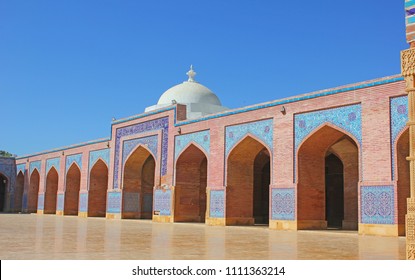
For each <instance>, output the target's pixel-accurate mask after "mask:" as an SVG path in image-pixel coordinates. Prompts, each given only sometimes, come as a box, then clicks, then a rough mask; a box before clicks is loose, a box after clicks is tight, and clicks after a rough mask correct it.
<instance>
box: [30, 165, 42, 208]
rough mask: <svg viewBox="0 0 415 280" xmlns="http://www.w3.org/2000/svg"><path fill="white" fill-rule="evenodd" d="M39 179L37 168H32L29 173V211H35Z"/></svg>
mask: <svg viewBox="0 0 415 280" xmlns="http://www.w3.org/2000/svg"><path fill="white" fill-rule="evenodd" d="M39 181H40V175H39V172H38V171H37V169H35V170H33V172H32V174H31V175H30V184H29V191H28V201H27V211H28V212H29V213H36V211H37V201H38V196H39Z"/></svg>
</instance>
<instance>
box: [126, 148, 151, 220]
mask: <svg viewBox="0 0 415 280" xmlns="http://www.w3.org/2000/svg"><path fill="white" fill-rule="evenodd" d="M155 171H156V161H155V158H154V155H153V154H152V153H151V151H150V150H149V149H147V147H145V146H143V145H139V146H138V147H137V148H136V149H135V150H134V151H133V152H132V153H131V154H130V155H129V156H128V157H127V159H126V161H125V165H124V168H123V177H122V192H123V201H122V215H121V216H122V218H124V219H151V218H152V212H153V188H154V180H155Z"/></svg>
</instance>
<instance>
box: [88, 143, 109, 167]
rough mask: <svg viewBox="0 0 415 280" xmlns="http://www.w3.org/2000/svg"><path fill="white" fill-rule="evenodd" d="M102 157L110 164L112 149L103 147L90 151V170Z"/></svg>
mask: <svg viewBox="0 0 415 280" xmlns="http://www.w3.org/2000/svg"><path fill="white" fill-rule="evenodd" d="M99 159H101V160H102V161H104V162H105V163H106V164H107V166H108V167H109V165H110V149H109V148H108V149H102V150H96V151H92V152H89V172H91V169H92V167H94V164H95V163H96V162H97V161H98V160H99Z"/></svg>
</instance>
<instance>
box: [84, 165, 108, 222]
mask: <svg viewBox="0 0 415 280" xmlns="http://www.w3.org/2000/svg"><path fill="white" fill-rule="evenodd" d="M107 188H108V167H107V165H106V164H105V163H104V162H103V161H102V160H101V159H99V160H98V161H97V162H96V163H95V164H94V166H93V167H92V169H91V173H90V175H89V190H88V217H105V214H106V210H107V209H106V207H107Z"/></svg>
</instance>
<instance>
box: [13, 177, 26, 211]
mask: <svg viewBox="0 0 415 280" xmlns="http://www.w3.org/2000/svg"><path fill="white" fill-rule="evenodd" d="M24 181H25V176H24V174H23V171H22V170H20V171H19V173H18V174H17V177H16V186H15V189H14V209H15V211H17V212H20V211H22V206H23V190H24Z"/></svg>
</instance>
